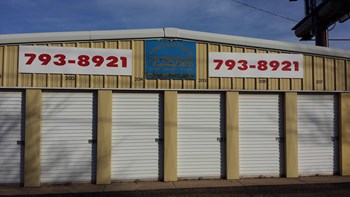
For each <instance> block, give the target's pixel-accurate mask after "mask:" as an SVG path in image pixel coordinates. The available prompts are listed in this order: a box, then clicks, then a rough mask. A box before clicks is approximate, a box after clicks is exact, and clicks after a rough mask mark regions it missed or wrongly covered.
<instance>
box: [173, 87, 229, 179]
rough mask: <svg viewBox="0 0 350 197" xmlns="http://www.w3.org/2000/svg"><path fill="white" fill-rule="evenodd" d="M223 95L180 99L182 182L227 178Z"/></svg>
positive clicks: (180, 97)
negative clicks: (188, 179)
mask: <svg viewBox="0 0 350 197" xmlns="http://www.w3.org/2000/svg"><path fill="white" fill-rule="evenodd" d="M222 107H223V106H222V98H221V95H220V94H179V95H178V154H177V156H178V157H177V165H178V170H177V174H178V177H179V178H199V177H203V178H220V177H221V176H223V175H224V173H225V172H224V170H225V167H224V165H225V164H224V163H225V162H224V161H223V159H224V157H222V156H224V155H225V153H224V150H225V148H224V147H225V143H224V141H223V136H224V134H223V127H222V123H223V121H222Z"/></svg>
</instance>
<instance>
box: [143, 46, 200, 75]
mask: <svg viewBox="0 0 350 197" xmlns="http://www.w3.org/2000/svg"><path fill="white" fill-rule="evenodd" d="M145 73H146V74H145V75H146V79H178V80H181V79H189V80H195V79H196V43H195V42H188V41H170V40H147V41H146V55H145Z"/></svg>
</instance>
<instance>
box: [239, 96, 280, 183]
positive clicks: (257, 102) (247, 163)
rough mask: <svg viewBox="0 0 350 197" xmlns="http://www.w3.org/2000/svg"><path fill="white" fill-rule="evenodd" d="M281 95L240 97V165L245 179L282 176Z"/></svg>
mask: <svg viewBox="0 0 350 197" xmlns="http://www.w3.org/2000/svg"><path fill="white" fill-rule="evenodd" d="M280 113H281V110H280V96H279V95H278V94H240V95H239V166H240V176H242V177H259V176H265V177H271V176H273V177H275V176H280V175H281V173H283V169H282V168H283V151H282V148H283V134H282V130H281V121H282V120H281V115H280Z"/></svg>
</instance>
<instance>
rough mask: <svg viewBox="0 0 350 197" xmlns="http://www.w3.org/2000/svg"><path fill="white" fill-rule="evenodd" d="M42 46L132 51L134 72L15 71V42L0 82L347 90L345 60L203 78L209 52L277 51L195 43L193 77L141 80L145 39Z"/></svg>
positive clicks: (5, 54) (309, 59)
mask: <svg viewBox="0 0 350 197" xmlns="http://www.w3.org/2000/svg"><path fill="white" fill-rule="evenodd" d="M41 45H42V46H63V47H85V48H89V47H91V48H118V49H132V50H133V75H132V76H131V77H130V76H106V75H105V76H97V75H65V74H19V73H18V45H13V46H0V86H3V87H66V88H72V87H75V88H145V89H235V90H330V91H331V90H342V91H344V90H350V80H347V79H349V78H350V69H349V68H348V67H349V66H350V60H349V59H341V58H333V57H323V56H312V55H310V54H306V55H304V79H272V78H270V79H266V78H208V66H207V65H208V63H207V62H208V52H246V53H279V52H278V51H271V50H263V49H253V48H244V47H236V46H227V45H218V44H208V43H197V79H196V80H145V78H144V58H145V56H144V52H145V51H144V41H142V40H133V41H96V42H71V43H51V44H41Z"/></svg>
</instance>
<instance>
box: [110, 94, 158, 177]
mask: <svg viewBox="0 0 350 197" xmlns="http://www.w3.org/2000/svg"><path fill="white" fill-rule="evenodd" d="M161 105H162V104H161V99H160V95H159V94H158V93H114V94H113V111H112V163H111V169H112V180H158V179H162V176H163V167H162V166H163V148H162V145H163V143H162V141H163V140H162V138H163V129H162V125H161V124H162V121H161V120H163V117H162V115H161V114H162V113H161V112H162V108H161Z"/></svg>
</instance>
